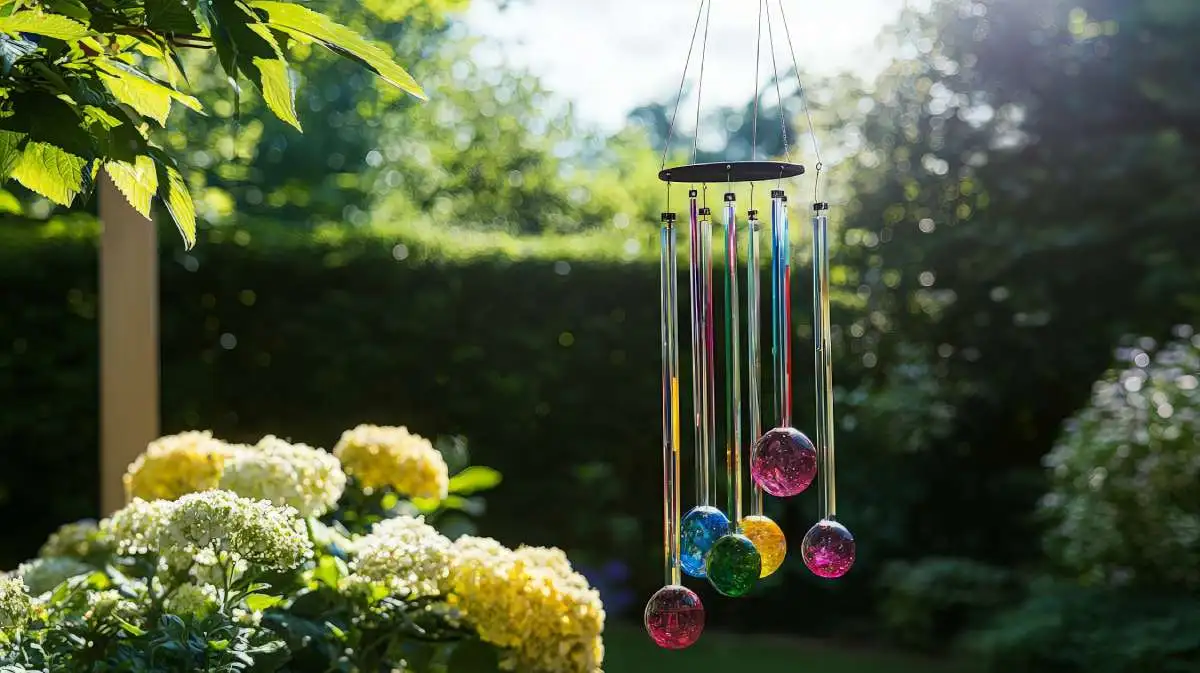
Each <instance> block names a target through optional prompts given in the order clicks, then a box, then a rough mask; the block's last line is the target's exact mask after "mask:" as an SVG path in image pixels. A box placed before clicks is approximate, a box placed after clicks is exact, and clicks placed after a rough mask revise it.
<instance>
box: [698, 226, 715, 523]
mask: <svg viewBox="0 0 1200 673" xmlns="http://www.w3.org/2000/svg"><path fill="white" fill-rule="evenodd" d="M712 239H713V236H712V211H711V210H709V209H708V208H707V207H703V208H701V209H700V249H701V255H702V256H703V262H704V267H703V268H704V272H703V274H702V275H701V277H700V280H701V283H702V287H703V308H704V318H703V321H704V322H703V325H704V332H703V336H702V343H703V345H704V353H703V366H704V368H703V369H702V370H701V371H702V372H703V378H704V418H703V423H704V448H705V471H706V474H707V477H706V478H707V480H708V498H707V499H706V500H705V501H704V502H703V503H701V504H704V505H715V504H716V497H717V488H716V482H717V477H716V469H717V358H716V343H717V342H716V335H715V334H714V333H713V331H714V329H715V321H714V319H713V248H712Z"/></svg>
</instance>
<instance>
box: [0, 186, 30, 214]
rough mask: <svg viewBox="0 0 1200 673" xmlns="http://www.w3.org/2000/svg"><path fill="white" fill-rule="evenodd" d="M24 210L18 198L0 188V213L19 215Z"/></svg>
mask: <svg viewBox="0 0 1200 673" xmlns="http://www.w3.org/2000/svg"><path fill="white" fill-rule="evenodd" d="M24 212H25V207H24V206H22V205H21V200H20V199H18V198H17V197H16V196H14V195H13V193H12V192H10V191H8V190H7V189H0V213H3V214H5V215H21V214H23V213H24Z"/></svg>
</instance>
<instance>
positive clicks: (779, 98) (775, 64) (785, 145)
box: [760, 0, 792, 164]
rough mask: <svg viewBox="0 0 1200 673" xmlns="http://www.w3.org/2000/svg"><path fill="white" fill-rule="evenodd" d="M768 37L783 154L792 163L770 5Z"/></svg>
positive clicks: (768, 9)
mask: <svg viewBox="0 0 1200 673" xmlns="http://www.w3.org/2000/svg"><path fill="white" fill-rule="evenodd" d="M764 2H765V0H764ZM780 2H783V0H780ZM760 30H761V29H760ZM767 39H769V40H770V45H771V70H772V72H774V74H775V96H776V100H777V101H778V102H779V129H780V132H781V133H782V134H783V156H784V158H786V159H787V162H788V163H789V164H790V163H792V150H791V148H790V147H788V133H787V113H786V112H785V111H784V109H783V88H782V86H781V85H780V83H779V64H778V62H776V60H775V29H774V28H772V26H771V8H770V7H769V6H768V7H767Z"/></svg>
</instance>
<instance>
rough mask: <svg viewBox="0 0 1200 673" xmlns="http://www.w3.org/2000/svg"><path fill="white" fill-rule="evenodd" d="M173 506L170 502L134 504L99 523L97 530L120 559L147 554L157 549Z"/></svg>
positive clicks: (139, 499)
mask: <svg viewBox="0 0 1200 673" xmlns="http://www.w3.org/2000/svg"><path fill="white" fill-rule="evenodd" d="M175 507H176V504H175V503H174V502H172V501H170V500H152V501H146V500H142V499H141V498H135V499H134V500H133V502H131V503H129V504H128V505H126V506H125V507H123V508H121V509H120V510H118V511H117V512H116V513H115V514H113V515H112V516H111V517H109V518H107V519H105V520H104V521H102V522H100V528H101V530H103V531H104V532H105V533H106V534H108V535H109V536H110V537H111V538H112V539H113V542H115V543H116V547H117V553H119V554H123V555H139V554H149V553H150V552H151V551H155V550H157V549H158V547H159V537H160V535H161V533H162V530H163V527H164V526H165V524H166V521H167V519H168V517H170V515H171V513H172V512H174V511H175Z"/></svg>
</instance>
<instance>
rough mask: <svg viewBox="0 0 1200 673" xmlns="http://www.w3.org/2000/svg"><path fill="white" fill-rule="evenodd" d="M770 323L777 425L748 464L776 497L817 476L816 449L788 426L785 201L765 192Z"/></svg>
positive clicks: (775, 193)
mask: <svg viewBox="0 0 1200 673" xmlns="http://www.w3.org/2000/svg"><path fill="white" fill-rule="evenodd" d="M771 233H772V240H771V251H772V255H771V285H772V292H771V298H772V301H771V314H772V317H771V324H772V327H773V329H772V342H773V343H772V350H773V352H774V355H775V358H774V364H775V366H774V370H775V413H776V418H777V422H778V425H777V426H776V427H775V428H774V429H772V430H769V431H767V432H766V433H765V434H764V435H763V436H762V437H760V438H758V441H757V446H756V447H755V450H754V452H753V458H752V459H751V463H750V474H751V476H752V477H753V478H754V482H755V483H756V484H758V485H759V486H760V487H762V489H763V490H764V491H766V492H767V493H770V494H771V495H773V496H775V497H777V498H786V497H790V496H793V495H796V494H798V493H802V492H803V491H804V490H805V489H807V488H808V487H809V485H810V484H812V482H813V478H815V477H816V475H817V450H816V447H814V446H813V443H812V442H811V441H809V439H808V437H805V436H804V435H803V434H802V433H801V432H800V431H799V430H796V429H795V428H793V427H791V415H792V414H791V385H790V384H791V380H790V379H791V369H792V365H791V358H790V355H791V340H792V326H791V289H790V280H791V262H790V261H789V257H790V252H789V248H790V241H789V234H788V212H787V197H786V196H784V193H783V190H780V189H776V190H773V191H772V192H771Z"/></svg>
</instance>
